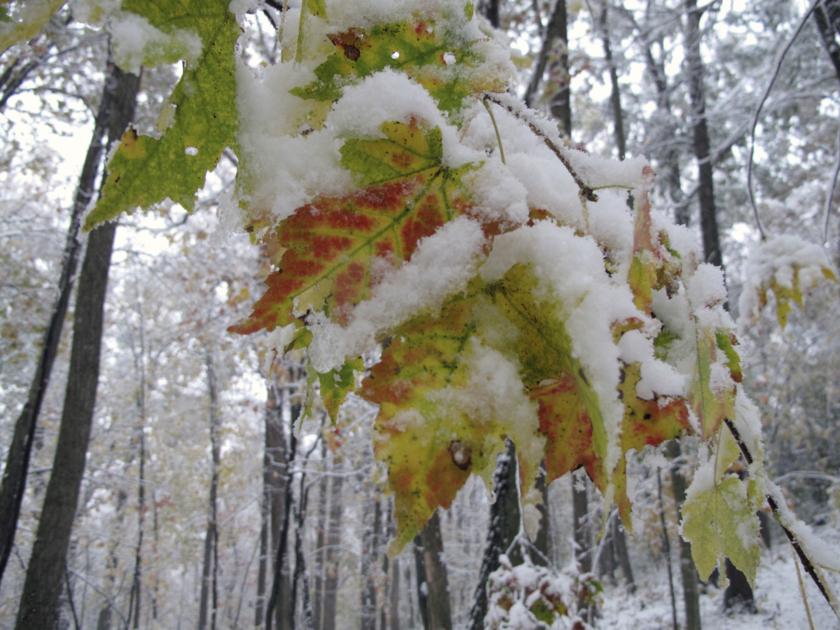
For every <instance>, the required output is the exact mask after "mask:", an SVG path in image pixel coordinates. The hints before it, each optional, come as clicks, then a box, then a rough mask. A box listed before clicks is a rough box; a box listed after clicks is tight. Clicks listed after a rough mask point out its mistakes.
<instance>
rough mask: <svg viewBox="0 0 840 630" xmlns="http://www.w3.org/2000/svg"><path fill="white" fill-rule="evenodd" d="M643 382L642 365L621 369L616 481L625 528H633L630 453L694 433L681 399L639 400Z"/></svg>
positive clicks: (633, 364)
mask: <svg viewBox="0 0 840 630" xmlns="http://www.w3.org/2000/svg"><path fill="white" fill-rule="evenodd" d="M640 380H641V365H640V364H639V363H631V364H630V365H626V366H625V367H624V369H623V370H622V378H621V385H620V387H619V390H620V392H621V399H622V402H623V403H624V419H623V421H622V428H621V457H620V458H619V460H618V464H617V466H616V469H615V471H614V472H613V479H614V481H615V502H616V505H617V506H618V510H619V514H620V515H621V519H622V521H623V522H624V525H625V527H627V528H628V529H629V528H630V527H631V518H630V515H631V505H630V500H629V498H628V497H627V460H626V457H627V454H628V453H629V451H631V450H634V449H635V450H637V451H641V450H642V449H643V448H644V447H645V446H659V445H660V444H662V443H663V442H666V441H667V440H672V439H674V438H678V437H680V436H681V435H684V434H688V433H691V424H690V422H689V418H688V407H687V405H686V402H685V400H683V399H680V398H671V399H668V398H659V397H654V398H652V399H650V400H645V399H642V398H639V396H638V395H637V393H636V386H637V385H638V383H639V381H640Z"/></svg>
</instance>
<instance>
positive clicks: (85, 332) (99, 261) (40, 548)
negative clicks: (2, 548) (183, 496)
mask: <svg viewBox="0 0 840 630" xmlns="http://www.w3.org/2000/svg"><path fill="white" fill-rule="evenodd" d="M108 81H109V82H113V84H114V85H112V86H111V90H112V95H113V97H112V98H113V100H112V101H111V103H110V107H109V112H108V115H107V120H108V138H109V142H111V141H114V140H116V139H117V138H119V137H120V136H121V135H122V132H123V130H124V129H125V127H126V126H127V125H128V123H129V121H130V120H131V118H132V117H133V115H134V104H135V101H136V96H137V88H138V85H139V82H140V80H139V78H138V77H137V76H134V75H130V74H125V73H123V72H121V71H120V70H119V69H117V68H113V69H112V70H111V71H110V73H109V78H108ZM116 229H117V226H116V223H109V224H106V225H102V226H100V227H99V228H97V229H95V230H94V231H93V232H92V233H91V235H90V238H89V239H88V245H87V251H86V252H85V258H84V261H83V262H82V271H81V275H80V276H79V290H78V293H77V296H76V310H75V315H74V319H73V343H72V347H71V350H70V369H69V373H68V379H67V389H66V393H65V397H64V409H63V411H62V416H61V426H60V428H59V433H58V443H57V446H56V452H55V459H54V461H53V468H52V472H53V474H51V475H50V480H49V483H48V484H47V491H46V494H45V497H44V505H43V508H42V510H41V517H40V519H39V521H38V528H37V531H36V535H35V542H34V544H33V547H32V556H31V558H30V560H29V566H28V567H27V571H26V579H25V582H24V587H23V595H22V596H21V600H20V607H19V609H18V616H17V626H16V627H17V628H18V629H19V630H26V629H32V628H39V629H40V628H43V629H45V630H47V629H50V628H53V627H54V626H55V624H56V623H57V622H58V612H59V611H58V601H59V597H60V595H61V589H62V577H63V575H64V568H65V562H66V558H67V549H68V546H69V544H70V534H71V531H72V528H73V520H74V516H75V514H76V504H77V502H78V498H79V490H80V488H81V484H82V477H83V475H84V469H85V458H86V456H87V447H88V442H89V440H90V432H91V427H92V424H93V413H94V406H95V403H96V388H97V384H98V381H99V359H100V348H101V345H102V329H103V319H104V306H105V296H106V292H107V287H108V270H109V267H110V263H111V253H112V251H113V247H114V235H115V233H116ZM30 446H31V444H30ZM18 505H19V504H18Z"/></svg>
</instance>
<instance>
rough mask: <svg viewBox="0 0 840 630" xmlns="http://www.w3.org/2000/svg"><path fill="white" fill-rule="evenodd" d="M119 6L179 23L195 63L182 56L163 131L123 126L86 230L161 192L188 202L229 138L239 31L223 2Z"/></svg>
mask: <svg viewBox="0 0 840 630" xmlns="http://www.w3.org/2000/svg"><path fill="white" fill-rule="evenodd" d="M123 9H124V10H126V11H132V12H134V13H137V14H138V15H140V16H142V17H145V18H146V19H147V20H149V22H151V23H152V25H154V26H155V27H157V28H159V29H161V30H163V31H167V30H168V29H175V28H180V27H187V28H189V29H191V30H193V31H195V33H196V34H197V35H198V36H199V37H200V38H201V42H202V52H201V55H200V56H199V58H198V59H197V60H196V61H195V62H194V63H187V65H186V67H185V69H184V74H183V76H182V77H181V80H180V81H179V82H178V85H177V86H176V87H175V90H174V91H173V93H172V95H171V97H170V99H169V103H170V104H171V105H172V106H174V107H175V116H174V121H173V123H172V126H171V127H169V128H168V129H167V130H166V131H165V132H164V133H163V136H162V137H161V138H159V139H158V138H153V137H150V136H138V135H137V134H136V133H133V132H129V133H128V134H127V135H126V136H125V137H124V138H123V141H122V143H121V144H120V147H119V149H118V150H117V152H116V154H115V155H114V158H113V159H112V160H111V163H110V164H109V166H108V179H107V181H106V183H105V186H104V188H103V191H102V197H101V198H100V200H99V203H98V204H97V205H96V207H95V208H94V210H93V211H92V212H91V213H90V214H89V215H88V217H87V220H86V222H85V229H88V230H90V229H92V228H93V227H95V226H96V225H98V224H100V223H102V222H104V221H110V220H112V219H115V218H117V217H118V216H119V215H120V214H122V213H123V212H127V211H132V210H134V209H135V208H137V207H141V208H148V207H149V206H151V205H153V204H155V203H159V202H162V201H164V200H166V199H167V198H169V199H171V200H172V201H174V202H175V203H179V204H181V205H182V206H183V207H184V208H186V209H187V210H192V209H193V207H194V205H195V194H196V191H198V190H200V189H201V188H202V187H203V186H204V179H205V176H206V174H207V171H210V170H212V169H213V168H215V166H216V164H217V163H218V161H219V158H220V157H221V155H222V151H223V150H224V149H225V148H226V147H229V146H235V139H236V129H237V116H236V83H235V57H234V52H235V47H236V41H237V39H238V37H239V32H240V31H239V25H238V24H237V22H236V18H235V16H234V15H233V14H232V13H231V12H230V11H229V10H228V3H227V2H226V1H224V0H214V1H212V2H211V1H208V0H180V1H178V2H147V1H146V0H126V1H125V2H124V3H123Z"/></svg>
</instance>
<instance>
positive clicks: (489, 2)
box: [481, 0, 501, 28]
mask: <svg viewBox="0 0 840 630" xmlns="http://www.w3.org/2000/svg"><path fill="white" fill-rule="evenodd" d="M500 4H501V0H484V1H483V2H482V6H481V12H482V13H483V14H484V17H486V18H487V20H488V21H489V22H490V24H491V25H492V26H493V28H499V5H500Z"/></svg>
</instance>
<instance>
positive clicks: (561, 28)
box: [524, 0, 571, 134]
mask: <svg viewBox="0 0 840 630" xmlns="http://www.w3.org/2000/svg"><path fill="white" fill-rule="evenodd" d="M567 23H568V20H567V17H566V0H557V2H556V3H555V5H554V10H553V11H552V12H551V15H550V16H549V18H548V24H547V26H546V29H545V36H544V37H543V40H542V45H541V46H540V52H539V54H538V55H537V61H536V63H535V64H534V71H533V74H531V80H530V81H529V82H528V87H527V88H526V90H525V98H524V100H525V104H526V105H528V106H529V107H530V106H531V105H533V103H534V99H535V98H536V97H537V95H538V94H539V90H540V84H541V83H542V79H543V75H544V74H545V70H546V66H547V65H548V60H549V57H551V52H552V50H553V49H554V47H555V46H557V47H558V48H559V49H560V55H559V59H558V61H557V66H558V68H559V73H558V74H560V77H561V83H562V82H563V81H565V85H566V90H565V93H566V95H567V96H568V93H569V90H568V79H569V48H568V46H569V44H568V34H567V31H568V26H567ZM564 77H565V78H564ZM560 91H561V92H562V91H563V89H562V85H561V90H560ZM552 108H553V103H552ZM552 112H553V109H552ZM569 112H571V107H569ZM555 116H557V114H555ZM557 118H559V119H560V120H561V121H564V123H565V119H564V117H562V116H557ZM570 120H571V118H570ZM564 131H566V133H567V134H568V133H570V132H571V122H570V123H569V126H568V128H566V127H565V126H564Z"/></svg>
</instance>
